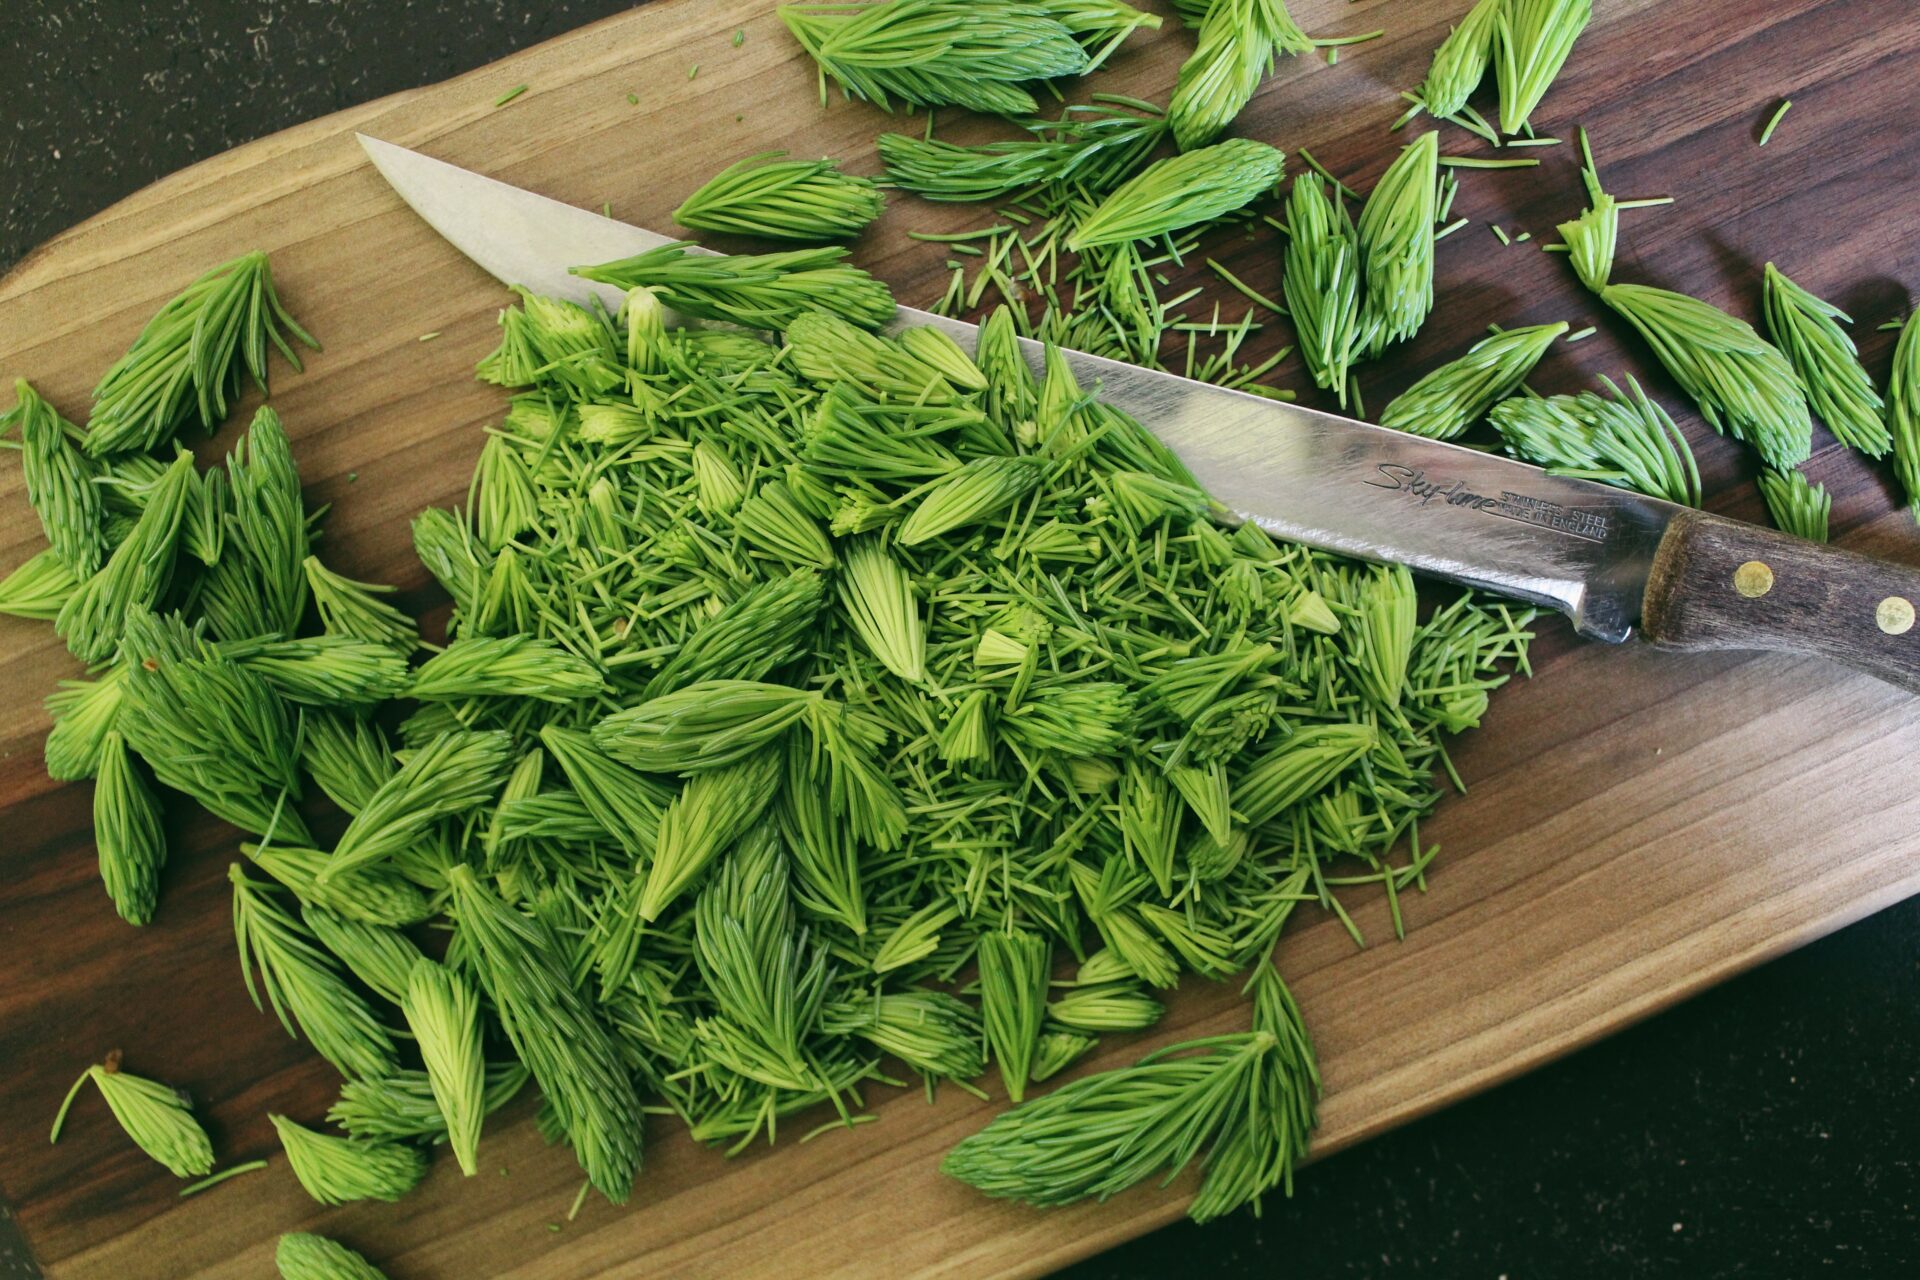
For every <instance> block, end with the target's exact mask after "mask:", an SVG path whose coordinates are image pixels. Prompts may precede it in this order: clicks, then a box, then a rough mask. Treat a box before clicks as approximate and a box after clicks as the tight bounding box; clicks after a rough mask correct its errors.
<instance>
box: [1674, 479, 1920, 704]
mask: <svg viewBox="0 0 1920 1280" xmlns="http://www.w3.org/2000/svg"><path fill="white" fill-rule="evenodd" d="M1916 609H1920V571H1916V570H1914V569H1910V568H1908V567H1906V566H1905V565H1898V564H1892V563H1889V562H1888V561H1885V560H1875V559H1872V558H1871V557H1868V556H1862V555H1856V554H1854V553H1853V552H1851V551H1841V550H1838V549H1836V548H1833V547H1825V546H1821V545H1820V544H1819V543H1815V542H1807V541H1805V540H1804V539H1801V538H1794V537H1790V536H1788V535H1787V534H1784V533H1779V532H1776V531H1775V530H1772V529H1762V528H1760V527H1758V526H1756V525H1750V524H1742V523H1740V522H1738V521H1735V520H1724V519H1722V518H1720V517H1719V516H1711V515H1707V514H1705V513H1704V512H1698V511H1689V512H1686V513H1684V514H1683V515H1681V516H1679V517H1678V518H1676V519H1675V520H1674V521H1673V523H1672V524H1671V525H1669V526H1668V527H1667V532H1666V534H1665V536H1664V537H1662V538H1661V540H1660V547H1659V549H1658V551H1656V552H1655V554H1654V560H1653V572H1652V574H1651V575H1650V576H1649V578H1648V580H1647V594H1646V600H1645V602H1644V604H1643V606H1642V612H1641V620H1640V621H1641V634H1642V635H1644V636H1645V637H1646V638H1647V639H1648V640H1650V641H1652V642H1653V643H1654V644H1657V645H1660V646H1662V647H1665V648H1669V649H1767V650H1773V651H1776V652H1782V653H1805V654H1815V655H1818V656H1820V657H1824V658H1832V659H1834V660H1835V661H1837V662H1843V663H1846V664H1847V665H1848V666H1851V667H1856V668H1858V669H1860V670H1861V671H1865V672H1867V673H1868V674H1870V675H1874V676H1878V677H1879V678H1880V679H1882V680H1885V681H1887V682H1888V683H1890V684H1895V685H1898V686H1900V687H1901V688H1902V689H1906V690H1908V691H1909V692H1912V693H1920V625H1916V622H1915V612H1914V611H1915V610H1916Z"/></svg>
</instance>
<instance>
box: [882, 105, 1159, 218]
mask: <svg viewBox="0 0 1920 1280" xmlns="http://www.w3.org/2000/svg"><path fill="white" fill-rule="evenodd" d="M1026 127H1027V129H1028V131H1029V132H1031V133H1032V134H1033V135H1034V136H1033V137H1031V138H1022V139H1018V140H1011V141H1000V142H988V143H982V144H981V145H979V146H973V147H964V146H959V145H957V144H955V143H951V142H942V141H940V140H939V139H935V138H919V137H914V136H913V135H911V134H904V133H883V134H881V135H880V136H879V138H878V139H876V140H875V146H876V147H877V149H878V150H879V153H880V162H881V163H882V164H883V165H885V166H886V172H887V181H888V183H889V184H891V185H893V186H896V187H899V188H901V189H903V190H906V191H911V192H913V193H914V194H915V195H919V196H924V197H926V198H927V199H929V200H949V201H968V202H981V201H987V200H997V199H1000V198H1001V197H1004V196H1013V195H1018V194H1021V193H1023V192H1026V191H1028V190H1031V189H1033V188H1036V187H1040V186H1043V185H1045V184H1047V183H1052V182H1067V181H1072V182H1074V183H1075V184H1077V185H1078V186H1080V187H1082V188H1084V189H1085V190H1087V191H1088V192H1091V193H1094V194H1104V193H1106V192H1108V191H1111V190H1112V189H1113V188H1114V187H1116V186H1118V185H1119V184H1120V183H1121V182H1122V181H1124V180H1125V179H1126V178H1127V177H1128V176H1129V175H1130V174H1132V173H1133V171H1134V170H1135V169H1137V168H1139V166H1140V164H1141V162H1142V161H1144V160H1145V159H1146V157H1147V156H1148V155H1149V154H1150V153H1151V152H1152V151H1153V149H1154V147H1155V146H1157V145H1158V144H1159V142H1160V140H1161V139H1162V138H1164V137H1165V136H1166V134H1167V130H1168V127H1169V126H1168V124H1167V119H1166V117H1165V116H1164V115H1163V114H1161V112H1160V110H1159V108H1157V107H1154V106H1152V105H1151V104H1149V103H1140V104H1137V105H1135V104H1132V103H1127V104H1119V103H1114V102H1100V101H1096V102H1094V103H1091V104H1089V105H1086V106H1072V107H1068V108H1066V110H1065V111H1063V112H1062V113H1061V114H1060V118H1059V119H1058V120H1037V121H1033V122H1030V123H1029V124H1028V125H1027V126H1026Z"/></svg>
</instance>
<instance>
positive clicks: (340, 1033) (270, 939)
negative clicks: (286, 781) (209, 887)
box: [227, 863, 399, 1079]
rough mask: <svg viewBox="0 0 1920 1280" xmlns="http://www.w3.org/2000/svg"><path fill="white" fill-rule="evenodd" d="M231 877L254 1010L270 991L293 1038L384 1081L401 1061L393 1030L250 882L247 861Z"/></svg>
mask: <svg viewBox="0 0 1920 1280" xmlns="http://www.w3.org/2000/svg"><path fill="white" fill-rule="evenodd" d="M227 878H228V879H229V880H230V881H231V882H232V884H233V933H234V941H235V942H236V944H237V945H238V948H239V952H240V974H241V977H242V978H244V979H245V981H246V984H247V994H248V996H250V997H251V998H252V1000H253V1004H254V1008H256V1009H258V1008H260V1007H261V1003H260V996H261V993H262V992H263V991H264V992H265V994H266V999H267V1005H268V1006H269V1007H271V1008H272V1010H273V1013H274V1016H275V1017H277V1018H278V1019H279V1020H280V1025H281V1026H282V1027H284V1028H285V1029H286V1032H287V1034H288V1035H290V1036H291V1035H297V1034H304V1035H305V1036H306V1039H307V1042H308V1043H309V1044H311V1045H312V1046H313V1048H314V1051H315V1052H316V1053H318V1054H319V1055H320V1056H321V1057H323V1058H325V1059H326V1060H327V1061H328V1062H330V1063H332V1064H333V1065H334V1067H335V1068H337V1069H338V1070H339V1072H340V1073H341V1075H343V1076H346V1077H348V1078H350V1079H377V1078H379V1077H381V1076H384V1075H387V1074H389V1073H391V1072H392V1071H393V1070H395V1068H397V1067H398V1066H399V1061H398V1058H397V1056H396V1054H395V1051H394V1045H393V1037H392V1035H391V1033H389V1032H388V1030H387V1028H386V1026H385V1025H384V1024H383V1023H382V1022H381V1021H380V1019H379V1018H378V1017H377V1016H376V1015H375V1014H374V1012H373V1008H372V1006H371V1005H369V1004H368V1003H367V1001H366V999H365V998H364V997H362V996H361V995H360V993H359V992H357V991H355V990H354V988H353V987H352V986H351V985H350V984H349V983H348V982H347V980H346V978H345V976H344V975H343V974H342V972H341V970H340V967H339V964H338V962H337V961H336V960H335V959H334V958H333V956H332V955H331V954H329V953H328V952H327V951H326V950H324V949H323V948H322V947H321V946H320V945H319V944H318V942H317V941H316V940H315V938H314V936H313V933H312V931H311V930H309V929H308V928H307V927H306V925H305V924H303V923H302V922H301V921H300V920H299V919H298V918H297V917H296V916H294V914H293V913H292V912H290V911H289V910H287V908H286V907H285V906H284V905H283V904H282V902H281V901H280V899H279V895H278V894H277V893H276V892H275V891H274V889H273V887H272V886H270V885H266V884H263V883H261V882H260V881H257V880H254V879H252V878H251V877H249V876H248V875H247V874H246V872H245V871H244V870H242V868H241V866H240V864H239V863H234V864H233V865H232V866H230V867H229V868H228V869H227ZM256 969H257V970H258V971H259V981H258V983H257V984H256V982H255V979H254V972H255V970H256ZM296 1026H297V1027H298V1029H299V1030H298V1032H296V1030H295V1028H296Z"/></svg>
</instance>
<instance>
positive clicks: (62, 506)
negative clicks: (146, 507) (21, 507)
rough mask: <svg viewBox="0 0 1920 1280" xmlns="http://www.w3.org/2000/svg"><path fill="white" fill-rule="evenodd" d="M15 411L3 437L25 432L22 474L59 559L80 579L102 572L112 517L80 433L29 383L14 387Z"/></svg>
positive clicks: (5, 421)
mask: <svg viewBox="0 0 1920 1280" xmlns="http://www.w3.org/2000/svg"><path fill="white" fill-rule="evenodd" d="M13 389H14V407H13V408H12V409H10V410H8V411H7V412H6V413H4V414H0V436H5V435H6V434H7V433H8V432H9V431H11V430H13V429H14V428H15V427H16V426H17V427H18V428H19V431H20V470H21V473H22V476H23V477H24V478H25V480H26V485H27V502H28V503H29V504H30V505H31V506H32V507H33V513H34V515H36V516H38V517H39V519H40V527H41V529H42V530H43V531H44V532H45V533H46V535H47V542H48V543H49V544H50V548H51V550H52V551H53V553H54V555H56V556H57V557H59V559H60V562H61V563H62V564H63V565H65V566H66V569H67V571H68V572H69V573H70V574H72V575H73V576H74V577H75V578H86V577H89V576H91V575H92V574H93V572H94V571H95V570H96V569H98V568H99V567H100V562H101V561H102V560H104V559H105V558H106V554H107V552H108V551H109V550H110V549H111V548H110V547H108V545H107V529H106V515H105V511H104V509H103V504H102V502H101V497H100V487H99V486H98V485H97V484H95V483H94V479H95V475H96V466H95V464H94V462H93V460H92V459H91V458H90V457H88V455H87V454H86V452H85V451H84V450H82V449H81V447H80V442H81V440H82V438H83V437H82V434H81V432H80V429H79V428H78V427H76V426H74V425H73V424H72V423H70V422H68V421H67V420H66V419H65V418H62V417H61V416H60V413H59V411H58V410H56V409H55V408H54V407H53V406H52V405H50V404H48V403H47V402H46V401H45V400H44V399H42V398H41V396H40V394H39V393H38V392H36V391H35V390H34V389H33V387H32V385H31V384H30V383H28V382H27V380H26V379H25V378H20V379H17V380H16V381H15V382H14V384H13Z"/></svg>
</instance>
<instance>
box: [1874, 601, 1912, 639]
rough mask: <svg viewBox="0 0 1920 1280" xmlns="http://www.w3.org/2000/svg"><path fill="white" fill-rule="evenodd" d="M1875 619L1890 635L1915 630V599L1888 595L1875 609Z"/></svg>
mask: <svg viewBox="0 0 1920 1280" xmlns="http://www.w3.org/2000/svg"><path fill="white" fill-rule="evenodd" d="M1873 620H1874V621H1875V622H1876V623H1878V624H1879V626H1880V629H1881V630H1882V631H1884V632H1886V633H1887V634H1888V635H1890V636H1903V635H1905V634H1907V632H1909V631H1911V630H1913V601H1911V600H1909V599H1907V598H1906V597H1905V596H1888V597H1887V598H1886V599H1885V600H1882V601H1881V602H1880V604H1879V607H1878V608H1876V609H1875V610H1874V611H1873Z"/></svg>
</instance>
